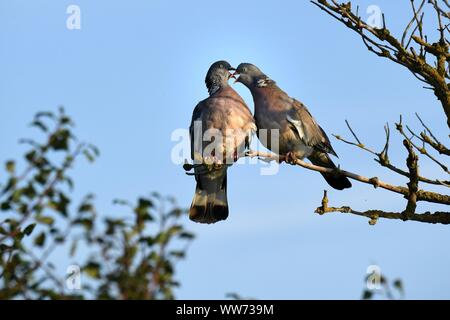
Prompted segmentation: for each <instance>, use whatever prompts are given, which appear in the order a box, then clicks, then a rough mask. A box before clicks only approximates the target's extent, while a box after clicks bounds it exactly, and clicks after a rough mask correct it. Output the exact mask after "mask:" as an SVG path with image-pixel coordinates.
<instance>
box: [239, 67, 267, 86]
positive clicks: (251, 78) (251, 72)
mask: <svg viewBox="0 0 450 320" xmlns="http://www.w3.org/2000/svg"><path fill="white" fill-rule="evenodd" d="M234 76H236V82H240V83H242V84H243V85H245V86H246V87H248V88H252V87H257V86H261V85H260V84H261V83H262V82H264V81H267V80H269V77H267V76H266V75H265V74H264V73H263V72H262V71H261V70H259V69H258V67H257V66H255V65H254V64H251V63H241V64H240V65H239V66H238V67H237V69H236V72H235V73H234Z"/></svg>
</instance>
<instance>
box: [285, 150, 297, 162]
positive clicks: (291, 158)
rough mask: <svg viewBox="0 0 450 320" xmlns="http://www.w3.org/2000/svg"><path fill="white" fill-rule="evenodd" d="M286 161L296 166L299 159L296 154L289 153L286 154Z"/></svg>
mask: <svg viewBox="0 0 450 320" xmlns="http://www.w3.org/2000/svg"><path fill="white" fill-rule="evenodd" d="M284 161H286V163H289V164H291V165H296V164H297V157H296V156H295V153H294V152H288V153H286V156H285V160H284Z"/></svg>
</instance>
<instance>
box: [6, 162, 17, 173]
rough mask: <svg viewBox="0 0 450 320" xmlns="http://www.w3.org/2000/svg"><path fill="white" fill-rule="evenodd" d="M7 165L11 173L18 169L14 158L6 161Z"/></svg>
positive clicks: (7, 169)
mask: <svg viewBox="0 0 450 320" xmlns="http://www.w3.org/2000/svg"><path fill="white" fill-rule="evenodd" d="M5 167H6V171H8V172H9V173H10V174H14V172H15V171H16V163H15V162H14V161H12V160H8V161H6V164H5Z"/></svg>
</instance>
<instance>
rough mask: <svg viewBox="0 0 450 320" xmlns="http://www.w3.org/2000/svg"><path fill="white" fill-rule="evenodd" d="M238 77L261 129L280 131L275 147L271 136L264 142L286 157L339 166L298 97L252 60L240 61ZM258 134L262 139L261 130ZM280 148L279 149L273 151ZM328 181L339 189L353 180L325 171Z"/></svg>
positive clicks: (322, 135)
mask: <svg viewBox="0 0 450 320" xmlns="http://www.w3.org/2000/svg"><path fill="white" fill-rule="evenodd" d="M234 75H235V76H238V77H237V79H236V81H237V82H240V83H242V84H244V85H245V86H246V87H247V88H248V89H249V90H250V91H251V93H252V96H253V101H254V104H255V121H256V126H257V127H258V131H259V130H261V129H266V130H268V131H267V135H268V136H270V130H271V129H275V130H279V131H278V133H279V141H278V142H279V144H278V146H275V144H274V143H273V141H271V139H262V140H265V141H261V142H262V144H263V145H264V146H265V147H266V148H268V149H270V150H272V151H273V152H278V154H279V155H285V156H286V158H287V159H291V160H293V159H296V158H297V159H303V158H305V157H307V158H308V159H309V160H310V161H311V162H312V163H313V164H315V165H318V166H321V167H326V168H336V165H335V164H334V163H333V161H332V160H331V159H330V157H329V155H328V154H332V155H334V156H336V157H337V155H336V152H335V151H334V150H333V147H332V146H331V143H330V140H329V139H328V137H327V135H326V133H325V131H324V130H323V129H322V128H321V127H320V126H319V124H318V123H317V122H316V120H315V119H314V118H313V116H312V115H311V114H310V113H309V111H308V109H307V108H306V107H305V106H304V105H303V104H302V103H301V102H300V101H298V100H296V99H293V98H291V97H289V96H288V95H287V94H286V93H285V92H284V91H283V90H281V89H280V88H279V87H278V86H277V85H276V83H275V81H273V80H271V79H270V78H269V77H268V76H266V75H265V74H264V73H263V72H262V71H261V70H260V69H258V68H257V67H256V66H255V65H253V64H250V63H241V64H240V65H239V66H238V68H237V70H236V72H235V73H234ZM257 134H258V137H259V138H260V140H261V137H260V133H259V132H258V133H257ZM276 147H278V150H273V149H275V148H276ZM322 175H323V177H324V178H325V180H326V181H327V182H328V184H329V185H330V186H331V187H333V188H335V189H338V190H343V189H346V188H350V187H351V186H352V185H351V183H350V181H349V180H348V179H347V178H346V177H343V176H336V175H333V174H322Z"/></svg>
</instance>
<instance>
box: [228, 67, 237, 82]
mask: <svg viewBox="0 0 450 320" xmlns="http://www.w3.org/2000/svg"><path fill="white" fill-rule="evenodd" d="M231 71H234V72H231ZM228 72H229V74H230V75H229V77H228V79H231V78H233V79H235V80H236V77H235V76H234V75H235V73H236V69H235V68H233V67H231V68H228Z"/></svg>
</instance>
